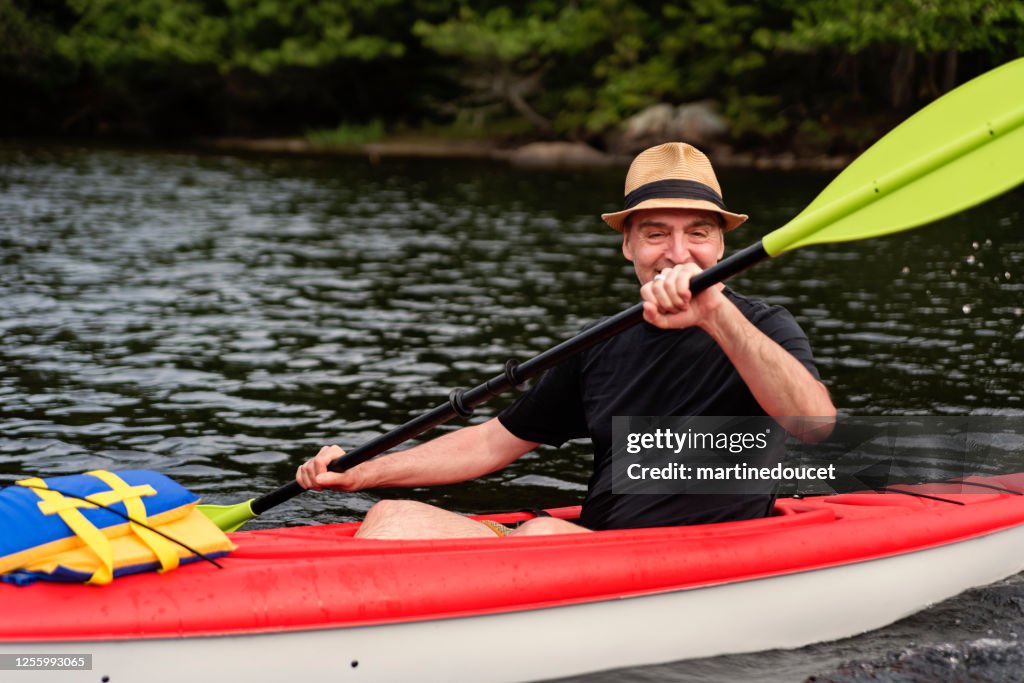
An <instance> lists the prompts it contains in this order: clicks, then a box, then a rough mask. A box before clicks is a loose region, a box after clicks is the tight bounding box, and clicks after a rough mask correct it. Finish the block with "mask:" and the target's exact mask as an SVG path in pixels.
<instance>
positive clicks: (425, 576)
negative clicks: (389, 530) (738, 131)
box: [0, 474, 1024, 642]
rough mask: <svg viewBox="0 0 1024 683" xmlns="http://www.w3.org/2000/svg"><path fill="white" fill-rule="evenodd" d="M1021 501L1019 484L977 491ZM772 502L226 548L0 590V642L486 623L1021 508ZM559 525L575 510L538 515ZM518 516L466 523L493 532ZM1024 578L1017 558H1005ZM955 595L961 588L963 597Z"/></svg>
mask: <svg viewBox="0 0 1024 683" xmlns="http://www.w3.org/2000/svg"><path fill="white" fill-rule="evenodd" d="M975 480H976V481H978V482H984V483H985V485H986V486H995V487H999V488H1006V489H1009V490H1012V491H1022V490H1024V474H1018V475H1007V476H1003V477H989V478H984V479H981V478H976V479H975ZM901 488H906V489H908V490H909V489H913V490H914V491H915V492H918V493H927V495H931V496H935V497H940V498H942V499H943V500H934V499H930V498H922V497H915V496H910V495H903V494H898V493H884V494H882V493H853V494H841V495H836V496H822V497H811V498H806V499H780V500H778V501H777V503H776V511H775V512H776V514H775V515H774V516H772V517H768V518H765V519H757V520H748V521H743V522H730V523H724V524H709V525H703V526H694V527H671V528H654V529H634V530H626V531H604V532H598V533H593V534H579V535H567V536H541V537H512V538H504V539H499V538H497V537H495V538H494V539H489V538H474V539H454V540H422V541H382V540H364V539H357V538H353V534H354V533H355V530H356V529H357V528H358V523H347V524H330V525H322V526H310V527H296V528H286V529H268V530H259V531H251V532H237V533H234V534H232V535H231V538H232V540H233V541H234V542H235V543H236V544H237V545H238V550H236V551H235V552H234V553H232V554H231V555H230V556H228V557H225V558H223V559H222V560H220V562H221V564H222V565H223V567H224V568H223V569H217V568H216V567H213V566H211V565H210V564H208V563H204V562H201V563H196V564H193V565H190V566H187V567H182V568H180V569H178V570H175V571H174V572H171V573H168V574H166V575H161V574H155V573H149V574H140V575H135V576H128V577H124V578H121V579H118V580H116V581H115V582H114V583H112V584H110V585H108V586H103V587H95V586H81V585H65V584H53V583H44V582H38V583H36V584H33V585H31V586H26V587H15V586H10V585H6V584H0V603H2V604H3V605H4V613H5V615H7V616H8V618H7V619H5V620H4V623H3V624H2V625H0V642H60V641H89V640H119V639H139V638H181V637H198V636H210V635H231V634H257V633H279V632H287V631H304V630H311V629H333V628H348V627H354V626H368V625H377V624H388V623H397V622H414V621H423V620H431V619H445V618H453V617H465V616H477V615H487V614H501V613H507V612H517V611H523V610H535V609H542V608H548V607H556V606H562V605H573V604H582V603H596V602H601V601H607V600H615V599H619V598H628V597H635V596H643V595H656V594H660V593H667V592H673V591H681V590H688V589H693V588H700V587H707V586H715V585H721V584H727V583H739V582H744V581H751V580H755V579H761V578H766V577H773V576H781V575H789V574H798V573H800V572H811V571H815V570H819V569H824V568H828V567H835V566H839V565H850V564H853V563H860V562H868V561H870V560H875V559H879V558H884V557H890V556H894V555H901V554H908V553H914V552H917V551H921V550H925V549H929V548H935V547H939V546H944V545H950V544H955V543H958V542H961V541H965V540H968V539H972V538H977V537H980V536H984V535H987V534H992V533H995V532H998V531H1000V530H1005V529H1008V528H1011V527H1015V526H1019V525H1022V524H1024V496H1022V495H1015V494H1013V493H1010V492H1003V491H1000V490H994V489H987V488H983V487H974V488H972V489H969V490H972V491H974V490H976V491H978V493H963V492H962V491H964V490H968V489H964V488H963V487H961V486H960V485H958V484H957V485H948V484H945V485H927V486H916V487H901ZM552 513H553V514H554V515H556V516H559V517H565V518H572V517H573V516H575V515H576V514H578V508H562V509H558V510H553V511H552ZM529 517H530V515H528V514H524V513H506V514H499V515H488V516H481V518H487V519H493V520H495V521H498V522H502V523H512V522H515V521H518V520H521V519H526V518H529ZM1020 563H1021V566H1024V552H1022V556H1021V558H1020ZM965 588H966V586H965Z"/></svg>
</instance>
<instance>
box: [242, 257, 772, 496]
mask: <svg viewBox="0 0 1024 683" xmlns="http://www.w3.org/2000/svg"><path fill="white" fill-rule="evenodd" d="M766 258H768V253H767V252H766V251H765V250H764V248H763V247H762V246H761V243H760V242H758V243H757V244H752V245H751V246H749V247H747V248H745V249H742V250H740V251H737V252H736V253H735V254H732V255H731V256H729V257H728V258H726V259H723V260H722V261H720V262H718V263H716V264H715V265H713V266H711V267H710V268H708V269H707V270H705V271H703V272H701V273H700V274H698V275H697V276H696V277H694V278H693V280H692V281H691V282H690V291H692V292H693V293H694V294H697V293H698V292H702V291H704V290H705V289H707V288H708V287H710V286H711V285H714V284H717V283H719V282H722V281H723V280H726V279H728V278H730V277H732V276H733V275H736V274H737V273H740V272H742V271H744V270H746V269H747V268H749V267H750V266H752V265H754V264H755V263H758V262H759V261H763V260H764V259H766ZM643 317H644V309H643V304H636V305H635V306H633V307H631V308H629V309H627V310H625V311H622V312H621V313H619V314H617V315H613V316H612V317H610V318H606V319H605V320H602V321H601V322H599V323H597V324H596V325H594V326H592V327H590V328H588V329H587V330H584V331H583V332H581V333H579V334H578V335H576V336H575V337H573V338H571V339H567V340H565V341H564V342H562V343H561V344H558V345H557V346H554V347H552V348H550V349H548V350H547V351H544V352H543V353H540V354H539V355H537V356H534V357H533V358H531V359H530V360H528V361H525V362H523V363H517V362H516V361H513V360H510V361H509V362H507V363H506V364H505V372H503V373H502V374H500V375H497V376H496V377H492V378H491V379H489V380H487V381H486V382H484V383H483V384H481V385H479V386H477V387H474V388H473V389H469V390H468V391H467V390H463V389H455V390H453V391H452V392H451V394H449V395H448V402H447V403H442V404H441V405H439V406H437V407H436V408H434V409H433V410H430V411H428V412H426V413H423V414H422V415H420V416H419V417H416V418H413V419H412V420H409V421H408V422H406V423H405V424H403V425H401V426H398V427H395V428H394V429H392V430H391V431H389V432H387V433H385V434H381V435H380V436H378V437H376V438H374V439H371V440H370V441H367V442H366V443H364V444H363V445H361V446H359V447H358V448H355V449H353V450H351V451H349V452H348V453H346V454H345V455H343V456H342V457H340V458H338V459H337V460H335V461H334V462H332V463H331V464H330V466H328V469H329V470H331V471H332V472H344V471H345V470H347V469H351V468H353V467H355V466H356V465H359V464H362V463H364V462H366V461H367V460H370V459H371V458H374V457H376V456H378V455H380V454H381V453H384V452H386V451H389V450H391V449H392V448H394V447H395V446H398V445H400V444H402V443H405V442H406V441H408V440H409V439H412V438H415V437H417V436H419V435H420V434H422V433H424V432H426V431H427V430H429V429H433V428H434V427H436V426H438V425H440V424H444V423H445V422H448V421H449V420H451V419H452V418H454V417H457V416H461V417H469V416H470V415H472V414H473V410H474V409H475V408H476V407H477V406H481V405H483V404H484V403H487V402H488V401H489V400H491V399H492V398H494V397H495V396H497V395H498V394H502V393H504V392H506V391H508V390H509V389H513V388H516V387H521V386H522V385H523V384H524V383H526V382H527V381H529V380H531V379H533V378H535V377H537V376H539V375H541V374H542V373H543V372H545V371H546V370H548V369H550V368H552V367H554V366H556V365H558V364H559V363H561V362H563V361H565V360H567V359H568V358H571V357H572V356H574V355H576V354H577V353H580V352H581V351H585V350H586V349H589V348H590V347H592V346H594V345H595V344H599V343H601V342H603V341H604V340H606V339H610V338H611V337H614V336H615V335H617V334H619V333H620V332H624V331H625V330H628V329H629V328H631V327H633V326H634V325H637V324H638V323H639V322H640V321H641V320H643ZM303 491H305V489H304V488H302V486H300V485H299V484H298V482H295V481H293V482H290V483H288V484H285V485H284V486H282V487H281V488H279V489H277V490H276V491H271V492H270V493H268V494H266V495H263V496H261V497H259V498H257V499H255V500H254V501H253V502H252V506H251V507H252V511H253V513H255V514H257V515H260V514H263V513H264V512H266V511H267V510H269V509H270V508H272V507H274V506H276V505H280V504H281V503H283V502H285V501H287V500H290V499H292V498H294V497H295V496H297V495H298V494H300V493H302V492H303Z"/></svg>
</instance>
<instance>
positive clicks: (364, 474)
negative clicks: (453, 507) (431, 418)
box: [359, 418, 537, 488]
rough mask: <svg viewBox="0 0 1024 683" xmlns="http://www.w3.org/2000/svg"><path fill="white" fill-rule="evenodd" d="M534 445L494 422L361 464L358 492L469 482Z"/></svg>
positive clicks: (506, 462) (509, 461)
mask: <svg viewBox="0 0 1024 683" xmlns="http://www.w3.org/2000/svg"><path fill="white" fill-rule="evenodd" d="M536 445H537V444H535V443H531V442H528V441H523V440H522V439H518V438H516V437H514V436H512V435H511V434H510V433H509V432H508V430H506V429H505V428H504V427H503V426H502V425H501V423H500V422H498V420H497V419H496V418H493V419H491V420H489V421H487V422H484V423H483V424H479V425H474V426H471V427H463V428H462V429H459V430H456V431H454V432H450V433H448V434H445V435H444V436H441V437H438V438H436V439H432V440H431V441H428V442H426V443H423V444H421V445H419V446H415V447H414V448H410V449H408V450H405V451H398V452H395V453H389V454H388V455H385V456H382V457H379V458H376V459H374V460H370V461H369V462H366V463H363V464H362V465H360V466H359V469H361V470H362V471H361V472H359V476H360V479H361V480H362V481H361V482H360V483H361V484H362V486H361V487H360V488H384V487H392V486H395V487H412V486H437V485H440V484H454V483H456V482H460V481H468V480H470V479H476V478H477V477H481V476H483V475H485V474H490V473H491V472H494V471H496V470H499V469H501V468H502V467H505V466H506V465H508V464H509V463H511V462H512V461H514V460H515V459H516V458H518V457H519V456H521V455H522V454H523V453H526V452H527V451H530V450H532V449H533V448H534V447H536Z"/></svg>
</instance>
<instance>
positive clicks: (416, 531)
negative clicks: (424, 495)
mask: <svg viewBox="0 0 1024 683" xmlns="http://www.w3.org/2000/svg"><path fill="white" fill-rule="evenodd" d="M356 536H357V537H358V538H381V539H423V538H473V537H480V538H498V536H497V535H496V534H495V533H494V532H493V531H491V530H490V529H489V528H487V527H486V526H484V525H483V524H481V523H480V522H477V521H475V520H472V519H469V518H468V517H463V516H462V515H460V514H458V513H456V512H451V511H449V510H444V509H442V508H439V507H434V506H433V505H427V504H426V503H419V502H417V501H414V500H382V501H380V502H378V503H377V504H376V505H374V506H373V507H372V508H370V511H369V512H367V513H366V519H364V520H363V523H362V525H361V526H360V527H359V530H358V531H356Z"/></svg>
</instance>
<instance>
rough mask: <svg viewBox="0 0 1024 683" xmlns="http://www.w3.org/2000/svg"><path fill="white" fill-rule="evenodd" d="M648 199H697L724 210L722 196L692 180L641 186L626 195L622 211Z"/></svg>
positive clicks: (668, 181) (661, 181)
mask: <svg viewBox="0 0 1024 683" xmlns="http://www.w3.org/2000/svg"><path fill="white" fill-rule="evenodd" d="M649 199H698V200H704V201H706V202H711V203H712V204H714V205H715V206H717V207H718V208H720V209H722V210H723V211H725V210H726V208H725V202H723V201H722V196H721V195H720V194H718V193H717V192H715V191H714V190H713V189H712V188H710V187H708V186H707V185H705V184H704V183H698V182H696V181H694V180H674V179H668V180H656V181H654V182H653V183H647V184H646V185H641V186H640V187H638V188H636V189H635V190H633V191H632V192H630V193H629V194H627V195H626V199H625V207H624V208H623V210H629V209H632V208H633V207H634V206H636V205H637V204H639V203H641V202H646V201H647V200H649Z"/></svg>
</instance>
